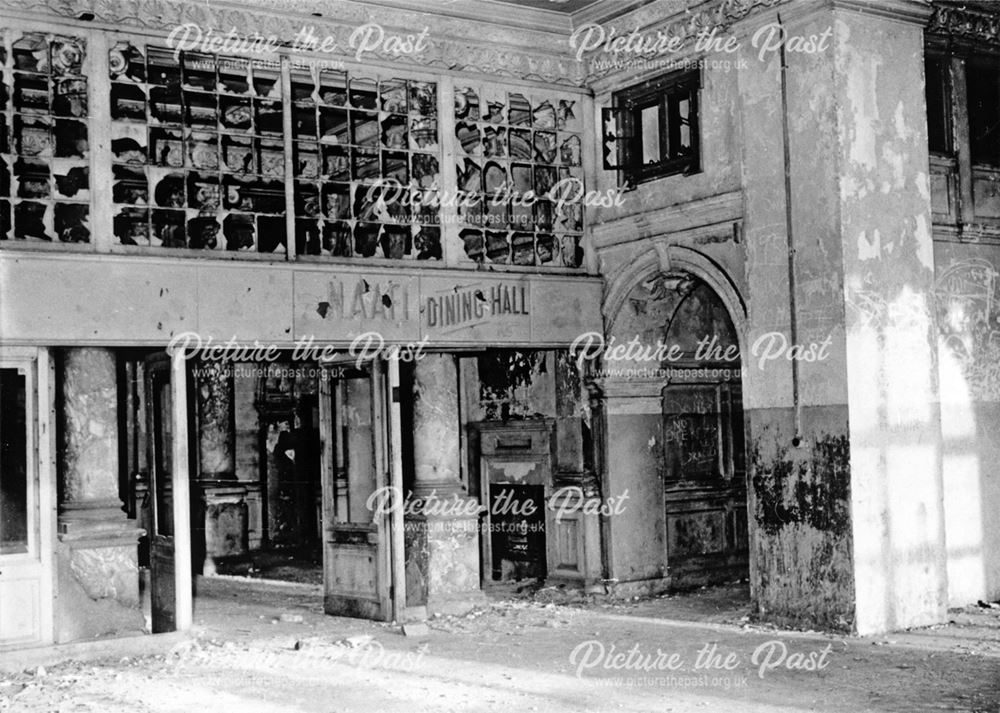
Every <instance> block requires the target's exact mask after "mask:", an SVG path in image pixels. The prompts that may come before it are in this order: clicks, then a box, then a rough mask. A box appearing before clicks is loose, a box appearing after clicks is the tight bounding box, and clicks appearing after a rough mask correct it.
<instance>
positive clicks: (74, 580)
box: [56, 348, 145, 643]
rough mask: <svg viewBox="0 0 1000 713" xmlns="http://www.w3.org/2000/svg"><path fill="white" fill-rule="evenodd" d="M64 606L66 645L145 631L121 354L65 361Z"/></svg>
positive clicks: (77, 355) (60, 615)
mask: <svg viewBox="0 0 1000 713" xmlns="http://www.w3.org/2000/svg"><path fill="white" fill-rule="evenodd" d="M60 417H61V422H62V423H61V426H62V434H63V437H62V444H61V445H62V448H61V453H60V456H61V457H60V460H59V479H60V486H61V487H60V491H61V498H60V503H59V520H58V523H59V524H58V530H59V542H58V545H57V557H58V584H57V586H58V593H59V594H58V599H57V618H56V621H57V624H56V640H57V641H58V642H60V643H62V642H66V641H75V640H79V639H90V638H93V637H95V636H106V635H116V634H121V633H124V632H128V631H142V630H144V628H145V622H144V619H143V615H142V611H141V608H140V602H139V568H138V560H137V554H138V553H137V541H138V538H139V536H140V535H141V534H142V531H141V530H140V529H138V528H137V527H136V524H135V521H134V520H128V519H127V517H126V515H125V513H124V512H123V510H122V500H121V498H120V497H119V494H118V427H119V423H118V393H117V374H116V360H115V354H114V352H113V351H112V350H110V349H103V348H74V349H66V350H64V351H63V359H62V408H61V412H60Z"/></svg>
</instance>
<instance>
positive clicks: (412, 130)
mask: <svg viewBox="0 0 1000 713" xmlns="http://www.w3.org/2000/svg"><path fill="white" fill-rule="evenodd" d="M291 86H292V123H293V138H294V142H295V143H294V163H295V225H296V231H295V232H296V245H297V252H298V253H299V254H305V255H331V256H339V257H349V256H358V257H375V256H377V257H384V258H393V259H403V258H415V259H420V260H427V259H440V258H441V227H440V219H439V217H438V203H439V202H440V201H439V198H438V195H439V193H438V192H439V189H440V186H439V179H440V162H439V159H438V156H439V153H440V150H439V145H438V110H437V102H438V98H437V84H436V83H434V82H426V81H416V80H412V79H397V78H378V77H375V76H370V75H365V74H360V73H359V74H355V73H354V72H350V73H348V72H346V71H337V70H331V69H322V70H321V71H320V72H319V73H318V74H317V73H314V72H310V71H307V70H298V69H296V70H293V72H292V85H291Z"/></svg>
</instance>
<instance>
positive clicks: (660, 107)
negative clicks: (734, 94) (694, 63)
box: [601, 71, 700, 185]
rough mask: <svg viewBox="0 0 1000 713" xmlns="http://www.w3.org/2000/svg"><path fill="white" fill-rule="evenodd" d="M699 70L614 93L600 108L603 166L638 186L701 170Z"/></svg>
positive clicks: (624, 182) (665, 77) (679, 73)
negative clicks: (609, 101) (665, 177)
mask: <svg viewBox="0 0 1000 713" xmlns="http://www.w3.org/2000/svg"><path fill="white" fill-rule="evenodd" d="M699 82H700V80H699V75H698V72H697V71H695V72H674V73H671V74H668V75H666V76H664V77H659V78H657V79H653V80H650V81H647V82H643V83H642V84H638V85H636V86H634V87H629V88H628V89H625V90H623V91H620V92H617V93H615V95H614V100H613V103H614V106H613V107H611V108H609V109H605V110H604V111H603V112H602V123H603V124H604V126H603V127H602V129H601V134H602V136H603V137H604V140H603V153H604V168H605V169H606V170H615V169H617V170H618V171H619V172H620V174H621V178H622V180H621V182H622V183H623V184H632V185H636V184H639V183H643V182H645V181H652V180H654V179H657V178H662V177H664V176H671V175H674V174H678V173H695V172H697V171H698V170H699V168H700V166H699V158H698V149H699V147H698V143H699V142H698V139H699V137H698V89H699Z"/></svg>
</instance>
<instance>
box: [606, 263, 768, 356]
mask: <svg viewBox="0 0 1000 713" xmlns="http://www.w3.org/2000/svg"><path fill="white" fill-rule="evenodd" d="M656 247H657V250H656V252H653V251H648V252H645V253H643V254H642V255H639V256H638V257H636V258H635V259H634V260H632V261H631V262H630V263H628V264H627V265H626V266H625V267H624V269H622V270H621V271H620V272H619V274H618V275H617V276H615V277H614V278H613V279H612V280H611V282H610V283H609V284H608V288H607V292H606V296H605V300H604V323H605V332H606V333H607V334H608V335H611V334H614V331H615V326H616V322H617V321H618V319H619V317H620V316H621V311H622V307H623V306H624V305H625V302H626V300H627V299H628V297H629V294H630V293H632V291H633V290H634V289H635V288H636V287H638V286H639V285H641V284H643V283H644V282H646V281H648V280H649V279H651V278H653V277H655V276H656V275H658V274H669V273H670V272H680V273H689V274H690V275H693V276H694V277H697V278H698V279H699V280H701V281H702V282H704V283H705V284H706V285H708V286H709V287H710V288H711V289H712V290H713V291H714V292H715V294H716V295H717V296H718V297H719V299H720V300H721V301H722V304H723V305H724V306H725V308H726V310H727V312H728V313H729V318H730V320H731V321H732V323H733V327H734V329H735V330H736V338H737V340H738V341H739V347H740V353H741V354H747V344H746V339H747V334H748V329H749V325H748V315H747V308H746V302H745V300H744V299H743V296H742V295H741V294H740V293H739V291H738V290H737V288H736V285H735V284H734V283H733V281H732V280H731V279H730V278H729V276H728V275H727V274H726V272H725V270H724V269H723V268H722V267H721V266H720V265H718V264H717V263H716V262H715V261H714V260H712V259H711V258H709V257H707V256H706V255H704V254H702V253H700V252H698V251H697V250H694V249H692V248H689V247H685V246H680V245H670V246H666V245H663V244H659V245H657V246H656Z"/></svg>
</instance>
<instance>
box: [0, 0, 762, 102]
mask: <svg viewBox="0 0 1000 713" xmlns="http://www.w3.org/2000/svg"><path fill="white" fill-rule="evenodd" d="M780 2H782V0H716V1H715V2H709V3H704V4H701V5H699V6H698V8H697V9H696V10H692V9H689V8H688V7H682V6H681V4H680V3H677V2H667V1H666V0H660V1H659V2H654V3H650V4H648V5H645V6H643V7H641V8H639V9H637V10H635V11H633V12H631V13H628V14H626V15H623V16H621V17H619V18H618V19H617V20H615V21H614V22H613V23H605V25H604V27H606V28H609V27H610V26H611V25H612V24H613V25H614V26H616V27H618V28H623V27H627V28H628V30H627V32H631V31H632V29H633V28H637V29H638V31H639V32H641V33H643V34H646V35H648V34H649V33H652V34H653V35H657V36H658V35H660V34H662V35H665V36H667V37H679V38H680V39H681V40H682V41H684V42H688V41H690V40H693V38H694V37H696V36H697V35H698V33H700V32H701V31H702V30H705V29H709V30H710V29H712V28H719V29H720V30H723V29H725V28H726V27H728V26H729V25H731V24H732V23H733V22H735V21H737V20H740V19H742V18H744V17H746V16H748V15H750V14H751V13H752V12H754V11H755V10H757V9H761V8H767V7H772V6H775V5H777V4H779V3H780ZM687 4H688V5H689V4H691V3H687ZM0 9H4V10H9V11H10V12H11V13H17V14H23V13H31V14H34V13H43V14H55V15H58V16H60V17H64V18H69V19H74V20H75V19H86V20H91V21H94V22H96V23H100V24H102V25H108V26H114V27H119V28H121V27H135V28H138V29H142V30H152V31H155V32H164V33H169V32H171V31H172V30H174V28H176V27H178V26H181V25H185V24H189V23H190V24H193V25H197V26H198V27H199V28H202V29H203V30H206V31H207V30H209V29H210V30H212V31H213V32H214V33H216V35H217V36H219V35H224V34H225V33H227V32H229V31H230V30H233V31H234V32H235V33H236V34H238V35H240V36H243V37H248V36H263V37H275V38H278V40H279V41H280V42H281V43H282V44H283V45H285V46H288V47H290V46H291V44H292V42H293V41H294V39H295V38H296V37H297V36H299V35H300V33H301V32H302V31H303V29H304V28H310V30H311V32H312V33H314V35H315V36H316V37H319V38H321V39H325V38H330V40H331V41H332V43H333V44H332V47H333V48H334V49H333V50H332V51H331V52H329V53H328V54H327V56H326V58H328V59H348V60H351V59H355V60H356V59H358V56H357V52H356V50H357V46H358V44H357V43H358V36H357V35H356V34H355V33H356V32H357V31H358V28H359V27H363V26H365V25H366V24H368V23H373V22H377V23H378V25H379V31H384V32H385V33H386V36H388V35H389V34H398V35H399V36H402V37H405V36H406V35H407V34H412V33H413V32H414V31H415V30H414V28H415V25H414V19H415V18H416V19H417V20H418V22H417V24H420V21H421V20H424V21H426V25H427V26H428V27H429V28H430V33H429V37H428V41H427V42H426V43H425V44H424V45H423V46H422V47H421V49H420V51H415V52H406V51H403V52H401V51H399V47H398V46H397V45H394V44H393V43H392V42H384V43H379V44H378V46H373V47H371V48H370V49H366V50H365V52H364V56H363V57H362V58H361V59H362V61H363V60H369V61H379V62H393V63H403V64H410V65H414V66H417V67H428V68H434V67H436V68H441V69H449V70H459V71H469V72H476V73H483V74H492V75H500V76H505V77H511V78H515V79H523V80H529V81H540V82H546V83H550V84H558V85H564V86H576V87H582V86H586V85H588V83H589V82H590V81H591V80H594V79H597V78H600V77H602V76H605V75H607V74H609V73H611V72H613V71H614V66H613V65H610V66H609V65H607V64H605V65H601V66H592V65H593V63H592V62H591V61H590V59H591V58H592V56H593V55H594V54H596V52H597V51H595V52H591V53H589V54H588V55H587V56H584V57H582V59H581V58H580V57H578V56H577V51H576V49H575V48H574V47H573V43H572V41H571V39H572V38H571V35H570V34H569V32H568V31H567V30H566V29H565V28H560V27H555V26H550V27H539V28H538V29H525V28H523V27H513V26H509V25H508V24H503V25H501V24H500V23H498V22H496V21H491V20H490V18H489V17H484V19H475V20H472V19H468V18H465V17H453V16H449V15H448V14H447V10H443V11H442V12H440V13H438V12H435V13H430V12H427V13H414V12H413V11H410V10H406V9H396V8H388V7H385V6H381V5H380V6H377V7H376V6H372V5H368V4H365V3H362V2H350V1H346V2H339V3H337V4H336V7H334V8H331V6H330V4H329V3H325V2H319V1H318V0H307V1H306V2H304V3H296V5H295V9H294V11H289V9H288V5H287V4H286V3H284V2H282V1H281V0H251V1H250V2H246V3H241V4H238V5H237V4H228V3H212V4H200V3H188V2H180V1H178V0H32V1H31V2H24V0H0ZM419 29H420V28H419V27H418V28H416V30H417V31H419ZM621 32H622V30H620V29H619V33H621ZM255 33H256V35H255ZM352 38H353V41H352ZM352 45H353V46H352ZM598 51H599V50H598ZM324 54H326V53H324ZM633 55H634V53H629V56H630V58H634V56H633Z"/></svg>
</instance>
